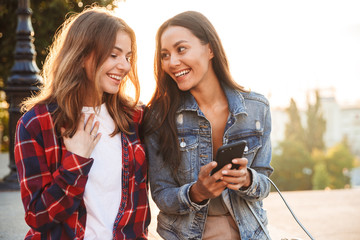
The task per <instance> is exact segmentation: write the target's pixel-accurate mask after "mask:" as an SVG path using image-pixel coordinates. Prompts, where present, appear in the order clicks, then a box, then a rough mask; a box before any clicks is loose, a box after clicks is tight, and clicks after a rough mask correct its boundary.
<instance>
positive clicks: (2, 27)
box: [0, 0, 115, 84]
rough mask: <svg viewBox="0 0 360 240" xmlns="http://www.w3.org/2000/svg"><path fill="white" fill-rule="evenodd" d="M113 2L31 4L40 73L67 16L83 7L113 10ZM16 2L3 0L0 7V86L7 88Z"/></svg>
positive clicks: (34, 1)
mask: <svg viewBox="0 0 360 240" xmlns="http://www.w3.org/2000/svg"><path fill="white" fill-rule="evenodd" d="M113 2H114V0H100V1H94V0H52V1H47V0H31V1H30V7H31V9H32V10H33V14H32V16H31V22H32V26H33V29H34V34H35V35H34V37H35V41H34V45H35V50H36V53H37V57H36V63H37V66H38V67H39V68H40V69H41V68H42V65H43V62H44V60H45V58H46V55H47V48H48V47H49V45H50V44H51V43H52V40H53V36H54V34H55V31H56V30H57V29H58V28H59V27H60V25H61V24H62V23H63V22H64V20H65V17H66V14H68V13H69V12H80V11H82V10H83V9H84V7H85V6H88V5H91V4H93V3H98V5H99V6H106V7H108V8H109V9H114V8H115V5H114V4H113ZM17 7H18V1H15V0H5V1H4V2H3V1H1V3H0V46H2V47H1V52H0V82H3V83H5V84H6V80H7V78H8V77H9V76H10V69H11V67H12V66H13V64H14V50H15V43H16V39H15V37H16V35H15V32H16V26H17V15H16V10H17Z"/></svg>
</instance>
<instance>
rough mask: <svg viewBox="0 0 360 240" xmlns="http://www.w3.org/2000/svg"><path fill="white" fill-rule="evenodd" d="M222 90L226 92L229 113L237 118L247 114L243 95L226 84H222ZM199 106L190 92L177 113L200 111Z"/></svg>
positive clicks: (183, 98)
mask: <svg viewBox="0 0 360 240" xmlns="http://www.w3.org/2000/svg"><path fill="white" fill-rule="evenodd" d="M222 88H223V90H224V92H225V95H226V98H227V100H228V103H229V111H230V113H231V114H232V115H234V116H236V115H238V114H245V115H248V114H247V111H246V110H247V109H246V105H245V100H244V97H243V96H242V95H241V93H240V92H239V91H237V90H235V89H232V88H230V87H228V86H227V85H225V84H222ZM198 110H199V106H198V104H197V102H196V100H195V98H194V96H193V95H192V94H191V93H190V91H187V92H185V93H184V94H183V95H182V103H181V104H180V107H179V109H178V110H177V113H180V112H182V111H198Z"/></svg>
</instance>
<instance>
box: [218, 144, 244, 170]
mask: <svg viewBox="0 0 360 240" xmlns="http://www.w3.org/2000/svg"><path fill="white" fill-rule="evenodd" d="M245 147H246V141H245V140H241V141H239V142H235V143H230V144H227V145H223V146H221V147H219V149H218V150H217V154H216V159H215V161H216V162H217V166H216V168H214V169H213V170H212V171H211V175H213V174H214V173H216V172H217V171H219V170H220V169H221V168H223V167H224V166H225V165H227V164H229V163H231V161H232V160H233V159H234V158H242V156H243V153H244V149H245ZM239 167H240V165H239V164H232V167H231V169H234V168H239Z"/></svg>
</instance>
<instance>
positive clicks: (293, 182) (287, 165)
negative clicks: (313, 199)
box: [271, 140, 313, 191]
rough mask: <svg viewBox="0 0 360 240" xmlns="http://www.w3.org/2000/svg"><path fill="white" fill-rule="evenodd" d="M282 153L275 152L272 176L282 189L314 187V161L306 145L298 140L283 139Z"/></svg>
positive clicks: (308, 188)
mask: <svg viewBox="0 0 360 240" xmlns="http://www.w3.org/2000/svg"><path fill="white" fill-rule="evenodd" d="M279 152H280V154H273V160H272V166H273V167H274V173H273V175H272V176H271V178H272V179H273V180H274V181H275V183H276V185H277V187H278V188H279V189H280V190H282V191H291V190H300V189H301V190H310V189H312V183H311V174H312V170H311V169H313V162H312V159H311V156H310V154H309V153H308V152H307V150H306V147H305V145H304V144H303V143H302V142H300V141H296V140H288V141H283V142H282V143H281V144H280V145H279Z"/></svg>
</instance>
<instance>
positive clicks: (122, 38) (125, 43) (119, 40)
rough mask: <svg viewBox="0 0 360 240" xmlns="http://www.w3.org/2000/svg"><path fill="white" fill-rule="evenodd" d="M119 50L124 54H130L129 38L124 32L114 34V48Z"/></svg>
mask: <svg viewBox="0 0 360 240" xmlns="http://www.w3.org/2000/svg"><path fill="white" fill-rule="evenodd" d="M114 47H117V48H121V49H122V50H123V51H124V52H131V37H130V35H129V34H128V33H126V32H124V31H118V32H117V34H116V40H115V46H114Z"/></svg>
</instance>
